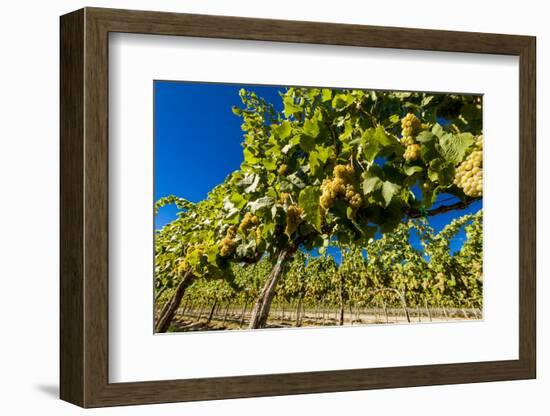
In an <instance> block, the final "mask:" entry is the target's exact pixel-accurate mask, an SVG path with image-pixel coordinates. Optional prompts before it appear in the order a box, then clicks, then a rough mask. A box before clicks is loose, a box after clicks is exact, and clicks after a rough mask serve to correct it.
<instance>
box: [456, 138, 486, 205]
mask: <svg viewBox="0 0 550 416" xmlns="http://www.w3.org/2000/svg"><path fill="white" fill-rule="evenodd" d="M476 147H477V148H476V150H474V151H473V152H472V153H470V154H469V155H468V157H467V158H466V159H465V160H464V161H463V162H462V163H461V164H460V165H459V166H458V167H457V168H456V173H455V179H454V183H455V185H457V186H458V187H460V188H462V190H463V191H464V193H465V194H466V195H468V196H471V197H473V198H478V197H480V196H482V195H483V136H480V137H479V138H478V139H477V141H476Z"/></svg>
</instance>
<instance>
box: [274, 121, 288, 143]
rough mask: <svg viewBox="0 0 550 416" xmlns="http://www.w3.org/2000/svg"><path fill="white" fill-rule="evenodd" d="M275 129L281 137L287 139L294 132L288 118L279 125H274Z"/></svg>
mask: <svg viewBox="0 0 550 416" xmlns="http://www.w3.org/2000/svg"><path fill="white" fill-rule="evenodd" d="M273 130H274V132H275V133H276V134H277V135H278V136H279V137H280V138H281V139H286V138H287V137H288V136H290V133H291V132H292V126H291V124H290V122H289V121H288V120H283V121H282V122H281V124H279V125H278V126H277V125H276V126H273Z"/></svg>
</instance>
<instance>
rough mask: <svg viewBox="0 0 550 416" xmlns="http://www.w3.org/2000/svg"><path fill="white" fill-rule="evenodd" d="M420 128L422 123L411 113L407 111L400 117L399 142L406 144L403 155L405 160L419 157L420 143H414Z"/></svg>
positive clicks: (413, 159)
mask: <svg viewBox="0 0 550 416" xmlns="http://www.w3.org/2000/svg"><path fill="white" fill-rule="evenodd" d="M421 128H422V123H420V120H419V119H418V118H417V117H416V116H415V115H414V114H413V113H408V114H407V115H406V116H405V117H403V118H402V119H401V129H402V130H401V136H402V138H401V143H402V144H403V145H404V146H406V149H405V154H404V155H403V157H404V158H405V160H406V161H407V162H412V161H415V160H417V159H418V158H419V157H420V145H419V144H418V143H416V141H415V136H416V135H417V134H418V132H419V130H420V129H421Z"/></svg>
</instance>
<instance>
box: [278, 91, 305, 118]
mask: <svg viewBox="0 0 550 416" xmlns="http://www.w3.org/2000/svg"><path fill="white" fill-rule="evenodd" d="M283 104H284V106H285V110H284V111H285V115H286V116H287V117H290V116H292V115H294V114H296V113H300V112H301V111H302V109H301V108H300V106H298V105H296V104H295V103H294V97H292V96H290V95H285V97H284V98H283Z"/></svg>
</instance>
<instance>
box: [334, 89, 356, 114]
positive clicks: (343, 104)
mask: <svg viewBox="0 0 550 416" xmlns="http://www.w3.org/2000/svg"><path fill="white" fill-rule="evenodd" d="M353 101H354V99H353V96H352V95H351V94H346V93H341V94H336V95H335V96H334V98H333V99H332V106H333V107H334V109H335V110H336V111H342V110H344V109H346V108H347V107H349V106H350V105H352V104H353Z"/></svg>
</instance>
